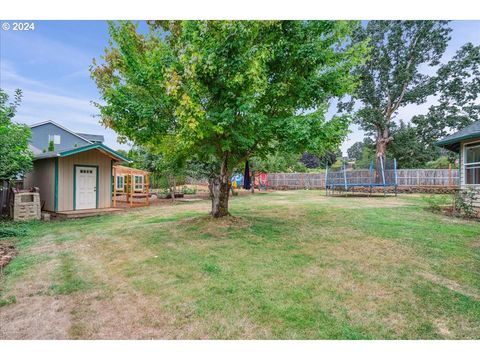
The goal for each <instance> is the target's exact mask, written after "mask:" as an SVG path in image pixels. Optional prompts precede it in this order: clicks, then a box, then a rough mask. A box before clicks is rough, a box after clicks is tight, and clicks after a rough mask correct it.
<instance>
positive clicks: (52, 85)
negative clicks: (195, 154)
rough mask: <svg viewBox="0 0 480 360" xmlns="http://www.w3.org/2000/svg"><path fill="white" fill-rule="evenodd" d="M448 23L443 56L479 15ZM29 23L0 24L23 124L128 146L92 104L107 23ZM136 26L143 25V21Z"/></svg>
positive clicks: (474, 32)
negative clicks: (49, 123)
mask: <svg viewBox="0 0 480 360" xmlns="http://www.w3.org/2000/svg"><path fill="white" fill-rule="evenodd" d="M10 23H11V22H10ZM450 25H451V27H452V28H453V31H452V33H451V37H452V40H451V41H450V43H449V46H448V49H447V51H446V53H445V55H444V57H443V61H448V60H449V59H450V58H451V57H452V56H453V55H454V54H455V52H456V51H457V49H458V48H459V47H460V46H462V45H463V44H464V43H467V42H472V43H474V44H475V45H479V44H480V21H453V22H452V23H451V24H450ZM34 26H35V30H30V31H13V30H12V28H10V29H9V30H8V31H5V30H0V87H1V88H2V89H5V90H6V91H7V92H8V93H9V94H12V93H13V90H14V89H16V88H20V89H22V90H23V94H24V97H23V101H22V105H21V106H20V108H19V111H18V113H17V116H16V118H15V120H16V121H18V122H23V123H26V124H34V123H37V122H42V121H45V120H53V121H55V122H58V123H59V124H61V125H64V126H65V127H67V128H69V129H71V130H73V131H76V132H84V133H93V134H102V135H104V136H105V144H106V145H107V146H109V147H112V148H114V149H120V148H127V147H126V145H122V144H118V142H117V136H116V134H115V132H113V131H112V130H109V129H105V128H103V127H102V126H101V125H100V124H99V122H98V117H94V115H95V114H98V110H97V109H96V108H95V107H94V106H93V105H92V104H91V101H98V100H99V93H98V90H97V88H96V86H95V83H94V82H93V80H91V79H90V74H89V71H88V69H89V66H90V64H91V63H92V59H93V58H99V56H100V55H101V54H102V53H103V49H104V47H105V46H106V45H107V44H108V32H107V25H106V23H105V22H104V21H35V22H34ZM140 29H141V31H145V30H146V25H145V24H144V22H141V24H140ZM433 101H435V100H434V99H430V101H429V102H428V103H427V104H424V105H421V106H414V105H412V106H409V107H407V108H404V109H402V110H401V111H400V113H399V117H398V118H399V119H400V118H401V119H403V120H405V121H409V120H410V118H411V117H412V116H413V115H415V114H421V113H425V112H426V111H427V109H428V107H429V106H430V104H431V103H432V102H433ZM332 111H333V110H332ZM332 111H331V112H330V113H332ZM351 131H352V132H351V134H350V135H349V137H348V139H347V140H346V141H345V142H344V144H343V145H342V151H343V152H344V154H346V150H347V149H348V147H350V146H351V144H353V143H354V142H356V141H361V140H362V139H363V132H362V131H361V130H359V129H358V127H357V126H356V125H352V126H351Z"/></svg>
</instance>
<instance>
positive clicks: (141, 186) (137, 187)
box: [133, 175, 145, 190]
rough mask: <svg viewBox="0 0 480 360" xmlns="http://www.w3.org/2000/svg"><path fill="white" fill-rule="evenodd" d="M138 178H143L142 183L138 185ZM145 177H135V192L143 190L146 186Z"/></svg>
mask: <svg viewBox="0 0 480 360" xmlns="http://www.w3.org/2000/svg"><path fill="white" fill-rule="evenodd" d="M137 177H139V178H141V179H142V181H141V182H140V183H137ZM144 181H145V180H144V176H143V175H134V177H133V184H134V189H135V190H143V186H144Z"/></svg>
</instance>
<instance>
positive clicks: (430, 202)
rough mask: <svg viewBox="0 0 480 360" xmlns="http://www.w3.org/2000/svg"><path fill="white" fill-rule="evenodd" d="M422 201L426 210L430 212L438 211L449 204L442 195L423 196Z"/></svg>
mask: <svg viewBox="0 0 480 360" xmlns="http://www.w3.org/2000/svg"><path fill="white" fill-rule="evenodd" d="M422 199H423V201H424V202H425V203H426V204H427V209H429V210H431V211H440V210H442V209H443V208H444V207H446V206H448V205H450V203H451V202H450V200H449V198H448V197H447V196H444V195H424V196H422Z"/></svg>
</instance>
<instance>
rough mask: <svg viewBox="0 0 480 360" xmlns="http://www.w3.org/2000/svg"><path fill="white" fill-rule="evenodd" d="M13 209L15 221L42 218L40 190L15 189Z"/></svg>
mask: <svg viewBox="0 0 480 360" xmlns="http://www.w3.org/2000/svg"><path fill="white" fill-rule="evenodd" d="M35 190H37V189H35ZM11 210H12V217H13V220H14V221H27V220H40V217H41V206H40V194H39V192H38V190H37V191H18V190H16V191H14V192H13V199H12V205H11Z"/></svg>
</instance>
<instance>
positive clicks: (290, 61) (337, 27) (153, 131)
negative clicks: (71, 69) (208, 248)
mask: <svg viewBox="0 0 480 360" xmlns="http://www.w3.org/2000/svg"><path fill="white" fill-rule="evenodd" d="M149 25H150V31H149V33H148V34H147V35H142V34H139V33H138V31H137V29H136V26H135V25H134V24H132V23H129V22H120V23H110V25H109V30H110V38H111V40H110V44H109V46H108V48H107V49H106V51H105V54H104V56H103V61H102V62H101V63H96V62H94V64H93V66H92V68H91V74H92V77H93V78H94V79H95V81H96V83H97V86H98V88H99V90H100V93H101V95H102V98H103V100H104V104H98V107H99V108H100V111H101V117H102V122H103V123H104V124H105V125H106V126H108V127H110V128H112V129H114V130H115V131H116V132H117V133H119V134H121V135H122V136H125V137H126V138H128V139H130V140H132V141H134V142H135V143H138V144H149V145H153V146H160V147H161V148H162V149H164V151H166V152H172V153H175V154H177V155H178V154H180V155H181V156H182V157H184V158H188V157H190V156H195V158H196V161H199V162H203V163H206V164H209V165H212V164H213V165H212V166H211V168H212V167H213V169H214V173H212V174H211V176H210V190H211V195H212V215H213V216H215V217H221V216H225V215H227V214H228V196H229V187H230V176H231V172H232V170H233V169H234V168H235V167H238V166H239V165H240V164H242V163H243V162H244V161H245V160H247V159H248V158H249V157H252V156H254V155H256V156H265V155H267V154H271V153H273V152H275V151H278V150H281V151H290V152H294V153H301V152H302V151H307V150H308V151H310V152H312V153H316V154H321V153H322V152H324V151H326V150H328V149H332V148H336V147H338V145H339V143H340V142H341V140H342V139H343V137H344V136H345V134H346V131H347V125H348V124H347V122H348V121H347V120H346V118H344V117H335V118H333V119H331V120H329V121H326V119H325V112H326V110H327V107H328V101H329V100H330V99H331V98H332V97H341V96H343V95H345V94H348V93H351V92H352V91H353V90H354V87H355V86H356V80H355V77H354V76H352V73H351V69H352V68H353V67H355V66H357V65H359V64H360V63H361V62H362V61H363V58H364V57H365V53H366V51H367V49H366V44H365V42H356V43H354V44H353V43H352V41H351V37H350V36H351V34H352V32H353V30H354V29H355V28H356V27H358V26H359V24H358V22H348V21H160V22H149ZM165 142H168V144H169V146H164V145H163V144H164V143H165Z"/></svg>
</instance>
